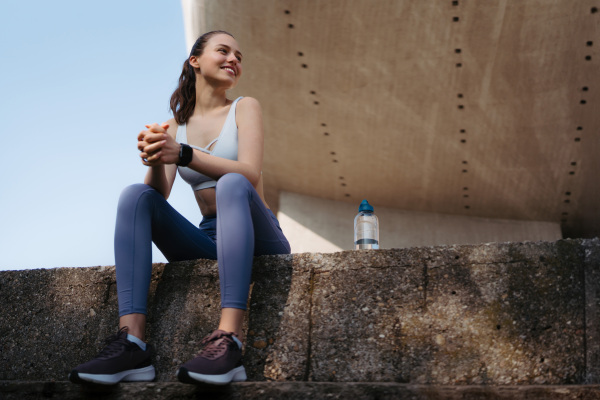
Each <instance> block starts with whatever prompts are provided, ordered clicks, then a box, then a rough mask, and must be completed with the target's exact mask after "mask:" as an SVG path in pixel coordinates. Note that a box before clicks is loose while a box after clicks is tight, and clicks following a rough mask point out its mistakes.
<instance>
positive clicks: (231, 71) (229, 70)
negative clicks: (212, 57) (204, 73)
mask: <svg viewBox="0 0 600 400" xmlns="http://www.w3.org/2000/svg"><path fill="white" fill-rule="evenodd" d="M221 69H224V70H226V71H228V72H229V73H231V74H232V75H233V76H236V75H237V74H236V73H235V69H233V68H231V67H221Z"/></svg>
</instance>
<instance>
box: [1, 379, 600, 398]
mask: <svg viewBox="0 0 600 400" xmlns="http://www.w3.org/2000/svg"><path fill="white" fill-rule="evenodd" d="M0 398H1V399H3V400H29V399H43V398H54V399H61V400H70V399H81V398H94V399H111V400H121V399H123V400H125V399H144V400H152V399H199V398H206V399H213V400H254V399H256V400H269V399H285V400H306V399H311V400H321V399H323V400H334V399H344V400H345V399H360V400H392V399H393V400H396V399H407V400H408V399H410V400H417V399H419V400H421V399H428V400H459V399H461V400H462V399H469V400H478V399H482V400H483V399H485V400H490V399H492V400H493V399H498V400H500V399H506V400H521V399H527V400H563V399H564V400H567V399H569V400H571V399H578V400H592V399H600V386H598V385H535V386H531V385H523V386H483V385H476V386H472V385H465V386H440V385H410V384H401V383H382V382H242V383H232V384H230V385H227V386H224V387H201V386H192V385H185V384H181V383H175V382H156V383H139V382H137V383H121V384H119V385H116V386H109V387H105V386H99V385H97V386H80V385H74V384H72V383H70V382H23V381H19V382H16V381H0Z"/></svg>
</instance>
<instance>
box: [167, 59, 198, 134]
mask: <svg viewBox="0 0 600 400" xmlns="http://www.w3.org/2000/svg"><path fill="white" fill-rule="evenodd" d="M195 105H196V73H195V72H194V67H192V66H191V65H190V59H189V58H188V59H187V60H185V62H184V63H183V70H182V71H181V75H180V76H179V85H178V86H177V89H175V91H174V92H173V94H172V95H171V111H172V112H173V116H174V117H175V121H177V124H178V125H183V124H185V123H187V121H188V120H189V119H190V117H191V116H192V113H193V112H194V106H195Z"/></svg>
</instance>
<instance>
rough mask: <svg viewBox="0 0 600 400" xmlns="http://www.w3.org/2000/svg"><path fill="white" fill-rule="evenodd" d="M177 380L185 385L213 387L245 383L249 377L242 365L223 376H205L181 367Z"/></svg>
mask: <svg viewBox="0 0 600 400" xmlns="http://www.w3.org/2000/svg"><path fill="white" fill-rule="evenodd" d="M177 379H179V381H180V382H183V383H191V384H197V383H208V384H211V385H227V384H228V383H231V382H243V381H245V380H246V379H248V377H247V376H246V370H245V369H244V366H243V365H241V366H239V367H237V368H234V369H232V370H231V371H229V372H227V373H225V374H222V375H204V374H198V373H196V372H191V371H189V370H188V369H187V368H185V367H181V368H179V369H178V370H177Z"/></svg>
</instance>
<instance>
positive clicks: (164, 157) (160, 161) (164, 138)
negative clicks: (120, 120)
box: [137, 123, 181, 167]
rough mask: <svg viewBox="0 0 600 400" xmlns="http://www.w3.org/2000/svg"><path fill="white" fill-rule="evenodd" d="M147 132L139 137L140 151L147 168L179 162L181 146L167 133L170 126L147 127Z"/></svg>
mask: <svg viewBox="0 0 600 400" xmlns="http://www.w3.org/2000/svg"><path fill="white" fill-rule="evenodd" d="M146 128H147V130H145V131H142V132H140V134H139V135H138V146H137V147H138V150H140V152H141V153H140V157H141V159H142V164H144V165H146V166H149V167H151V166H155V165H165V164H175V163H177V162H178V161H179V150H180V147H181V145H180V144H179V143H177V142H176V141H175V139H173V137H172V136H171V135H169V134H168V133H167V129H168V128H169V124H162V125H158V124H156V123H155V124H152V125H146Z"/></svg>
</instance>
